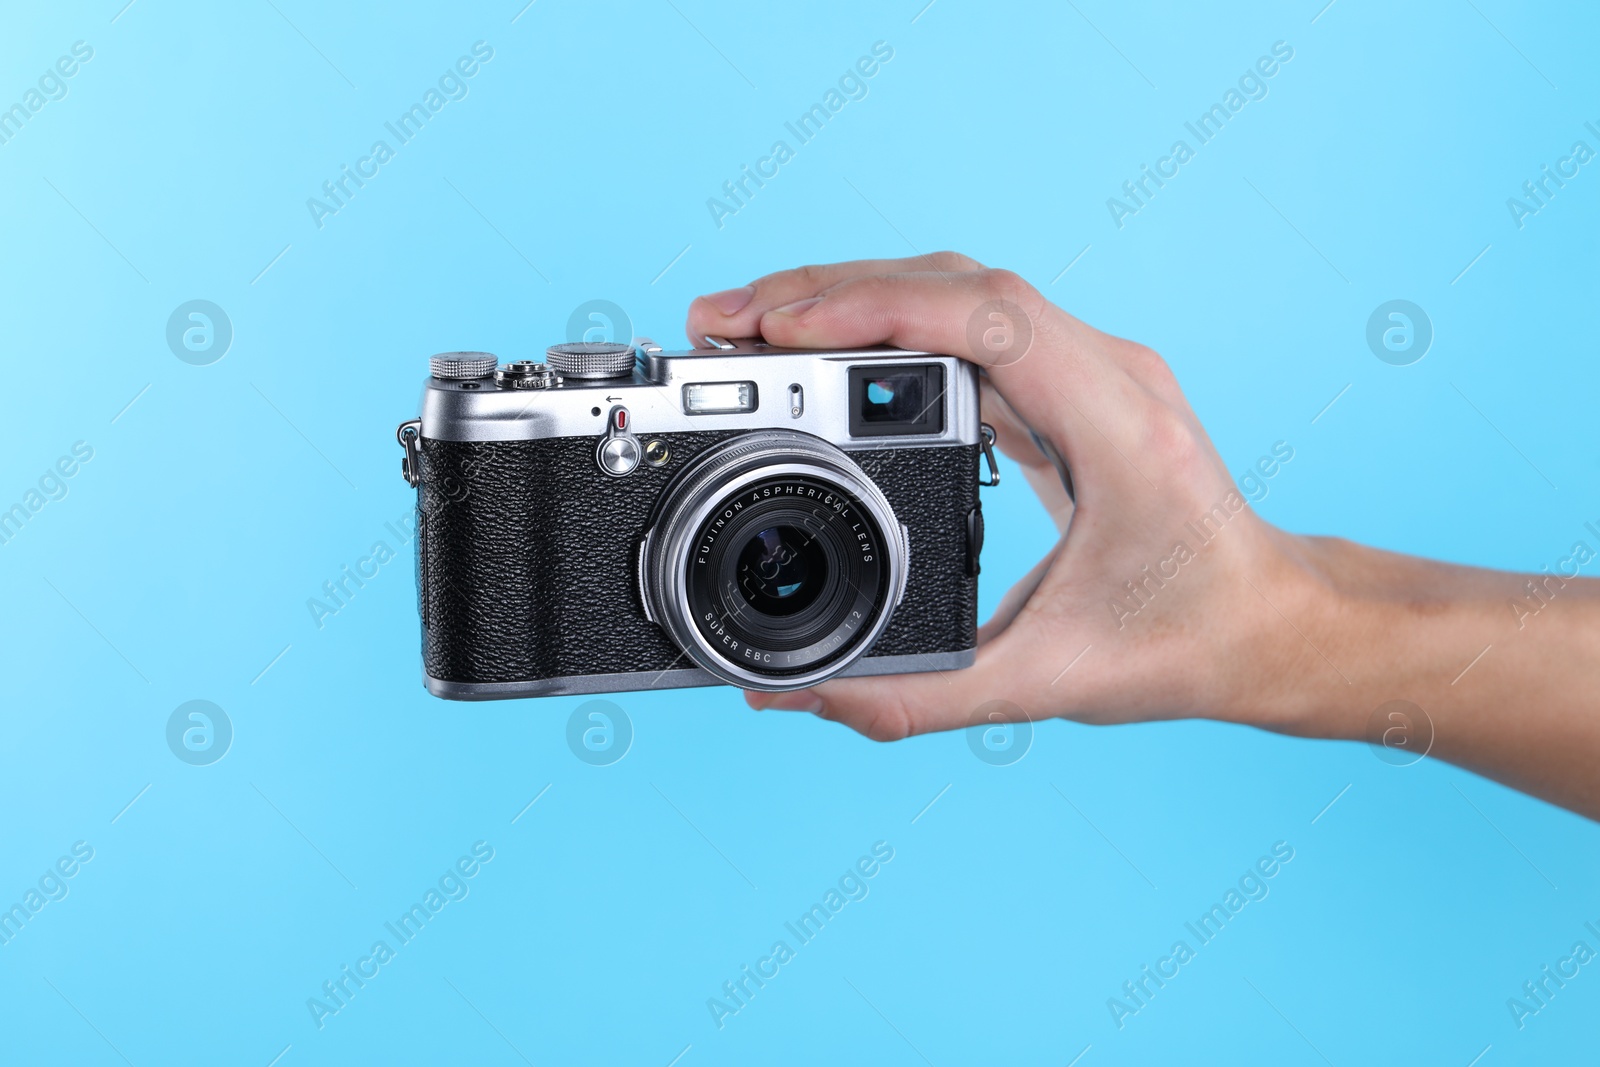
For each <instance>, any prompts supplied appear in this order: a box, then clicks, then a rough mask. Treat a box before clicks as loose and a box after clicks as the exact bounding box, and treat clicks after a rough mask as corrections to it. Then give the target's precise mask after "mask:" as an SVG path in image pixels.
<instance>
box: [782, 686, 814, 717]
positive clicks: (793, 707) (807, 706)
mask: <svg viewBox="0 0 1600 1067" xmlns="http://www.w3.org/2000/svg"><path fill="white" fill-rule="evenodd" d="M770 706H771V707H774V708H777V709H779V710H780V711H808V712H811V713H812V714H813V715H815V714H816V713H817V712H819V711H821V710H822V698H821V697H819V696H817V694H815V693H813V692H811V691H810V690H808V689H801V690H799V691H798V692H794V693H774V694H772V701H771V704H770Z"/></svg>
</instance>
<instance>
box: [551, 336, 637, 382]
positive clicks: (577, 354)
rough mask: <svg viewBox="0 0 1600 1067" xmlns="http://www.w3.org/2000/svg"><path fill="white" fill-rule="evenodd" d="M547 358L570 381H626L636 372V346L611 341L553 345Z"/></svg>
mask: <svg viewBox="0 0 1600 1067" xmlns="http://www.w3.org/2000/svg"><path fill="white" fill-rule="evenodd" d="M544 358H545V362H547V363H549V364H550V366H552V367H554V368H555V371H556V373H557V374H560V375H562V376H564V377H567V378H626V377H628V376H629V375H631V374H632V373H633V364H634V353H633V346H632V345H624V344H615V343H613V342H609V341H573V342H570V343H568V344H564V345H551V346H550V347H549V348H548V349H546V350H545V354H544Z"/></svg>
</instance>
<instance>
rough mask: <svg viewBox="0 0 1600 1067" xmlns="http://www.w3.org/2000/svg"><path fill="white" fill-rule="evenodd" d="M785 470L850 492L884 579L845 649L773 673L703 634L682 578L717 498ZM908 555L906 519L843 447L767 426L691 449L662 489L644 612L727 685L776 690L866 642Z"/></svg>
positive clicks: (643, 571) (830, 668)
mask: <svg viewBox="0 0 1600 1067" xmlns="http://www.w3.org/2000/svg"><path fill="white" fill-rule="evenodd" d="M784 476H797V477H802V478H813V479H818V480H820V481H822V482H824V483H828V484H832V485H834V486H836V487H838V488H840V489H841V490H843V491H844V492H846V493H847V494H848V495H850V496H851V497H853V498H854V499H855V501H856V503H857V505H858V506H859V507H860V508H861V509H862V510H863V511H864V512H866V514H867V515H868V516H870V518H871V519H872V522H873V525H875V526H876V527H877V528H878V530H879V534H880V536H881V537H882V539H883V542H882V547H883V549H884V556H885V559H884V561H883V564H884V571H883V578H884V583H883V587H882V592H881V594H880V595H881V597H882V607H881V609H880V610H879V612H878V615H877V618H876V620H875V621H874V622H873V623H872V624H871V625H870V627H868V628H867V629H866V630H865V631H863V632H861V633H860V634H859V636H858V637H857V638H856V639H854V640H852V641H850V642H849V644H850V645H851V646H852V647H851V648H850V649H849V651H848V652H847V653H845V654H844V655H842V656H839V657H838V658H835V659H832V660H829V661H828V662H826V663H825V664H820V665H818V667H817V668H816V669H813V670H805V671H802V672H800V673H795V674H786V675H774V674H771V673H764V672H760V671H755V670H751V669H749V668H747V667H745V666H744V665H743V664H740V663H738V662H734V661H731V660H730V659H728V658H727V657H726V656H724V655H723V654H722V653H720V652H719V651H717V650H716V649H715V648H714V647H713V646H712V645H711V643H710V642H708V641H707V640H706V638H705V636H704V635H703V634H702V633H701V632H700V630H699V628H698V627H697V626H696V625H695V623H694V620H693V618H692V617H691V611H692V609H691V608H690V605H689V597H688V586H687V582H688V570H689V561H690V559H691V558H692V556H693V551H694V548H695V539H696V537H697V536H698V534H699V531H700V527H701V526H702V525H703V523H704V522H705V521H706V519H707V517H708V516H709V514H710V513H711V512H712V511H714V509H715V506H716V505H717V504H718V502H719V501H721V500H722V499H724V498H725V497H726V496H727V495H728V494H729V493H730V492H734V491H738V490H741V489H743V488H746V487H748V486H749V485H751V484H754V483H756V482H759V481H761V480H763V479H765V478H768V477H784ZM908 563H909V545H907V544H906V541H905V538H904V527H903V526H902V525H901V523H900V522H899V520H898V519H897V517H896V516H895V514H894V510H893V508H892V507H891V506H890V504H889V501H888V500H887V498H885V497H884V495H883V491H882V490H881V489H879V488H878V487H877V485H876V484H874V483H873V481H872V479H871V478H870V477H868V476H867V475H866V473H865V472H864V471H862V470H861V468H860V467H858V466H856V464H855V463H854V461H852V460H851V459H850V457H849V456H848V455H846V454H845V453H844V452H842V451H840V450H839V449H838V448H836V447H834V446H833V445H831V444H828V443H827V442H825V441H822V440H820V439H818V438H815V437H812V436H811V435H809V434H803V433H798V432H795V431H790V430H765V431H757V432H754V433H750V434H744V435H741V436H739V437H736V438H733V439H731V440H729V441H726V442H724V443H723V444H722V445H721V446H719V447H715V448H713V449H711V450H710V451H709V452H706V453H704V454H702V455H701V456H699V457H697V459H696V460H695V461H694V462H692V463H691V464H690V465H689V467H688V468H687V469H686V470H685V471H684V472H683V474H682V475H680V477H679V479H678V480H677V481H676V482H675V483H674V484H673V485H672V486H671V487H670V488H669V489H668V499H667V503H666V506H665V507H664V508H663V510H662V511H661V513H660V516H659V520H658V522H657V523H656V525H655V526H654V528H653V529H652V530H651V531H650V532H649V533H648V534H647V536H646V540H645V544H644V551H643V552H642V553H641V556H640V560H639V564H640V575H639V579H640V586H641V590H642V591H643V592H644V593H645V596H646V600H647V603H648V606H649V609H650V611H649V613H650V617H651V618H652V619H654V620H656V621H657V622H658V623H659V624H660V625H661V626H662V628H663V629H664V630H666V632H667V634H668V635H669V636H670V637H671V638H672V640H673V641H674V643H676V644H677V645H678V647H679V648H681V649H683V650H684V652H685V653H686V654H687V655H688V656H689V658H690V659H692V660H693V661H694V662H695V663H696V665H698V666H699V667H701V668H702V669H704V670H705V671H707V672H708V673H710V674H712V675H713V676H715V677H716V678H717V680H718V681H720V682H723V683H725V684H728V685H736V686H742V687H744V688H747V689H757V690H765V691H768V692H780V691H784V690H791V689H800V688H804V687H806V686H810V685H815V684H817V683H818V682H821V681H824V680H826V679H827V678H831V677H833V676H834V675H836V674H838V673H839V672H841V671H843V670H845V669H846V668H847V667H849V666H850V664H851V663H853V662H855V660H856V659H858V658H859V657H860V656H861V655H862V654H864V653H865V652H866V651H867V650H868V649H870V648H871V646H872V644H873V643H874V642H875V641H876V640H877V638H878V636H879V635H880V634H882V632H883V630H884V628H885V627H886V626H887V625H888V623H889V619H890V616H891V614H892V613H893V610H894V606H895V604H896V603H897V602H898V601H899V599H900V595H901V593H902V592H903V591H904V588H905V581H906V573H907V567H908Z"/></svg>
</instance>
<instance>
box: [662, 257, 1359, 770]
mask: <svg viewBox="0 0 1600 1067" xmlns="http://www.w3.org/2000/svg"><path fill="white" fill-rule="evenodd" d="M995 301H1003V302H1004V304H1005V305H1006V306H1007V311H1008V312H1009V314H1010V315H1011V316H1012V318H1013V319H1018V320H1020V319H1023V318H1025V320H1026V325H1025V326H1024V324H1023V323H1022V322H1020V321H1016V322H1013V326H1014V327H1016V328H1017V330H1016V337H1015V338H1014V340H1015V341H1017V342H1018V343H1014V344H1012V345H1009V346H1002V349H1001V350H1000V351H998V352H996V351H989V350H987V349H985V348H983V346H981V345H980V346H979V350H974V349H973V347H972V343H971V342H970V341H969V329H968V326H969V322H970V321H972V320H973V319H974V317H975V316H979V317H981V318H987V317H988V312H989V311H991V310H995V306H994V305H993V303H992V302H995ZM986 305H988V306H986ZM997 321H998V320H997ZM688 332H689V334H690V336H692V337H703V336H705V335H706V334H712V335H718V336H727V337H753V336H757V335H759V336H761V337H764V338H765V339H766V340H767V341H768V342H769V343H772V344H776V345H784V346H790V347H796V348H832V347H854V346H862V345H873V344H882V343H887V344H892V345H897V346H900V347H902V348H909V349H921V350H924V351H930V352H940V353H947V354H950V355H955V356H959V357H961V358H964V359H967V360H970V361H972V362H974V363H977V364H978V365H979V366H980V367H982V368H983V369H984V371H985V375H986V380H985V383H984V396H983V417H984V419H985V421H987V422H989V423H990V424H991V425H993V426H994V427H995V428H996V430H997V432H998V436H999V444H1000V446H1001V449H1002V450H1003V451H1004V453H1005V454H1006V455H1007V456H1008V457H1009V458H1010V459H1011V460H1012V461H1013V462H1015V463H1017V464H1019V465H1020V466H1021V467H1022V469H1023V471H1024V473H1025V474H1026V476H1027V478H1028V480H1029V482H1030V484H1031V485H1032V486H1033V488H1034V490H1035V492H1037V493H1038V495H1039V497H1040V500H1041V502H1042V503H1043V504H1044V506H1045V508H1046V510H1047V511H1048V512H1049V513H1050V515H1051V516H1052V518H1053V519H1054V520H1055V523H1056V526H1057V529H1058V531H1059V533H1060V534H1061V538H1060V541H1059V542H1058V543H1057V545H1056V546H1055V547H1054V548H1053V549H1052V550H1051V551H1050V552H1049V553H1048V554H1047V555H1046V556H1045V558H1044V559H1042V560H1040V561H1039V563H1038V565H1037V566H1035V567H1034V568H1033V570H1032V571H1031V572H1030V573H1029V574H1028V575H1027V576H1026V577H1024V578H1023V579H1022V580H1021V581H1020V582H1018V583H1017V585H1016V586H1014V587H1013V588H1012V589H1011V590H1010V591H1009V592H1008V593H1007V594H1006V596H1005V598H1004V600H1003V601H1002V603H1001V605H1000V607H999V608H998V610H997V611H996V612H995V614H994V617H993V618H992V619H991V620H990V621H989V622H988V623H986V624H985V625H984V626H983V628H982V629H981V631H980V632H979V647H978V653H977V660H976V662H975V663H974V665H973V666H972V667H971V668H969V669H967V670H963V671H954V672H934V673H928V674H908V675H893V676H883V677H871V678H852V679H836V680H833V681H829V682H826V683H824V684H821V685H818V686H816V687H815V688H813V689H807V690H800V691H798V692H792V693H756V692H751V693H747V694H746V700H747V701H748V702H749V703H750V705H751V706H752V707H754V708H757V709H758V710H759V709H762V708H776V709H785V710H798V711H813V712H816V713H817V714H819V715H821V716H822V717H824V718H827V719H832V720H836V721H839V722H842V723H845V724H847V725H849V726H851V727H853V728H854V729H856V730H858V731H860V732H861V733H863V734H866V735H868V736H869V737H873V738H875V739H878V740H893V739H898V738H902V737H905V736H907V735H910V734H916V733H923V732H926V731H931V730H948V729H954V728H959V727H963V726H968V725H970V724H972V722H973V721H974V714H975V712H976V711H977V709H978V708H980V707H981V706H982V705H984V704H986V703H988V702H990V701H994V700H1005V701H1009V702H1011V703H1013V704H1016V705H1018V706H1019V707H1020V708H1021V709H1023V711H1024V712H1025V713H1026V714H1027V715H1028V716H1029V717H1030V718H1033V719H1038V718H1042V717H1045V716H1056V715H1059V716H1064V717H1066V718H1071V719H1076V720H1079V721H1084V722H1094V723H1111V722H1127V721H1140V720H1150V719H1163V718H1178V717H1188V716H1196V715H1208V716H1213V717H1222V718H1233V719H1243V720H1245V721H1254V722H1258V723H1259V724H1262V725H1275V724H1274V723H1273V722H1271V721H1270V720H1271V719H1272V717H1273V716H1274V715H1275V714H1278V715H1285V714H1288V713H1289V712H1288V711H1287V708H1288V705H1287V704H1285V703H1283V702H1281V701H1279V700H1278V699H1276V694H1275V690H1276V686H1275V685H1274V681H1275V679H1277V678H1278V677H1279V676H1281V675H1285V674H1291V673H1293V674H1300V675H1303V674H1304V673H1305V672H1321V673H1322V674H1325V675H1326V676H1327V677H1326V678H1324V679H1322V681H1323V682H1326V683H1328V684H1339V682H1340V679H1339V677H1338V676H1337V671H1336V669H1330V667H1331V664H1330V663H1327V662H1324V661H1322V660H1320V659H1319V658H1318V657H1319V655H1320V653H1318V652H1317V651H1316V649H1315V648H1314V647H1311V646H1310V645H1309V642H1307V643H1305V644H1299V643H1297V639H1296V638H1295V637H1294V630H1293V625H1294V624H1293V623H1292V622H1289V621H1288V620H1291V619H1294V618H1296V617H1302V618H1303V616H1304V614H1305V613H1306V612H1307V611H1308V610H1310V609H1311V606H1312V603H1313V601H1315V600H1316V599H1317V589H1316V586H1317V582H1316V581H1315V580H1314V579H1313V578H1312V577H1311V575H1310V573H1309V571H1308V569H1307V568H1306V567H1304V566H1303V565H1302V563H1301V558H1300V557H1301V556H1302V555H1303V554H1304V551H1303V548H1302V546H1300V545H1299V543H1298V539H1296V538H1292V537H1290V536H1288V535H1286V534H1283V533H1281V532H1280V531H1278V530H1276V529H1274V528H1273V527H1271V526H1269V525H1267V524H1266V523H1265V522H1263V521H1261V520H1260V519H1259V518H1258V517H1257V516H1256V514H1255V512H1254V511H1253V510H1252V509H1250V508H1249V507H1248V506H1247V505H1246V503H1245V501H1244V499H1243V498H1242V497H1241V496H1240V494H1239V493H1238V491H1237V489H1235V487H1234V484H1233V480H1232V478H1231V477H1230V475H1229V473H1228V471H1227V469H1226V467H1225V466H1224V465H1223V463H1222V460H1221V459H1220V457H1219V456H1218V454H1217V452H1216V449H1215V448H1214V447H1213V446H1212V444H1211V442H1210V440H1209V439H1208V438H1207V436H1206V434H1205V431H1204V429H1202V427H1201V425H1200V423H1199V421H1198V420H1197V419H1196V417H1195V414H1194V412H1193V411H1192V410H1191V409H1190V407H1189V404H1188V402H1187V401H1186V400H1185V399H1184V397H1183V393H1182V392H1181V391H1180V390H1179V388H1178V385H1177V382H1176V380H1175V379H1174V377H1173V375H1172V372H1171V371H1170V370H1169V369H1168V367H1167V365H1166V364H1165V363H1164V362H1163V361H1162V359H1161V358H1160V357H1159V356H1157V355H1156V354H1155V353H1154V352H1152V351H1150V350H1149V349H1148V348H1145V347H1144V346H1142V345H1139V344H1135V343H1133V342H1131V341H1125V340H1122V339H1120V338H1117V337H1112V336H1110V335H1108V334H1104V333H1101V332H1100V331H1098V330H1095V329H1093V328H1092V327H1090V326H1087V325H1085V324H1084V323H1082V322H1080V321H1078V320H1077V319H1075V318H1073V317H1072V316H1071V315H1068V314H1067V313H1066V312H1064V311H1062V310H1061V309H1060V308H1057V307H1056V306H1055V305H1053V304H1051V303H1050V302H1049V301H1047V300H1046V299H1045V298H1044V297H1043V296H1041V295H1040V294H1039V293H1038V292H1037V291H1036V290H1035V289H1034V288H1033V287H1032V286H1030V285H1029V284H1028V283H1027V282H1025V281H1023V280H1022V279H1021V278H1019V277H1018V276H1017V275H1015V274H1013V273H1011V272H1009V271H1003V270H989V269H985V268H983V267H982V266H981V265H980V264H978V263H976V262H974V261H973V260H971V259H968V258H967V257H965V256H962V255H958V254H955V253H939V254H936V255H933V256H921V257H916V258H914V259H904V260H863V261H857V262H852V263H840V264H832V265H828V266H814V267H802V268H800V269H798V270H791V271H782V272H779V273H776V274H771V275H768V276H766V277H764V278H761V279H759V280H758V281H756V282H755V283H754V284H753V285H752V286H747V287H745V288H743V289H737V290H729V291H726V292H722V293H716V294H712V295H709V296H702V297H699V298H697V299H696V300H695V301H694V302H693V304H691V306H690V309H689V321H688ZM980 333H981V331H980ZM1030 333H1031V342H1028V343H1027V344H1026V347H1024V346H1023V344H1022V343H1021V339H1022V338H1023V337H1024V335H1027V334H1030ZM1030 430H1032V431H1033V432H1035V433H1037V434H1038V435H1039V437H1041V438H1042V439H1043V440H1044V441H1046V442H1047V443H1048V444H1049V445H1050V446H1051V447H1053V448H1054V450H1055V451H1056V452H1057V453H1058V454H1059V455H1060V456H1061V457H1063V458H1064V459H1065V461H1066V463H1067V465H1068V466H1069V467H1070V469H1071V473H1072V481H1073V486H1074V491H1075V493H1074V495H1075V498H1076V500H1075V502H1074V500H1073V499H1070V498H1069V497H1068V495H1067V492H1066V490H1065V488H1064V487H1063V485H1062V482H1061V480H1060V478H1059V477H1058V474H1057V471H1056V469H1055V467H1054V466H1053V465H1052V463H1051V462H1050V460H1049V459H1047V458H1046V456H1045V454H1044V452H1042V451H1041V450H1040V448H1039V447H1037V446H1036V445H1035V443H1034V441H1033V439H1032V436H1031V435H1030V432H1029V431H1030ZM1286 623H1288V625H1285V624H1286ZM1246 649H1248V652H1249V654H1248V655H1245V654H1244V652H1245V650H1246ZM1291 728H1292V727H1291Z"/></svg>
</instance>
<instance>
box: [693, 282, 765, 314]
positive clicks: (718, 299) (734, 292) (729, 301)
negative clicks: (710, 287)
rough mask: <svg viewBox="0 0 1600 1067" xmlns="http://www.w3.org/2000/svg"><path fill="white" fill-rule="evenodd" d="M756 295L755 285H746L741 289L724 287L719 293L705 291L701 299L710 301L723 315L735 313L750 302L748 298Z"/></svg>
mask: <svg viewBox="0 0 1600 1067" xmlns="http://www.w3.org/2000/svg"><path fill="white" fill-rule="evenodd" d="M755 295H756V287H755V286H753V285H746V286H744V287H743V288H741V289H724V290H722V292H720V293H707V294H706V295H705V296H704V297H702V298H701V299H703V300H706V301H708V302H710V304H711V306H712V307H714V308H716V309H717V310H718V311H720V312H722V314H724V315H737V314H739V312H741V311H743V310H744V306H745V305H746V304H748V303H750V298H751V297H753V296H755Z"/></svg>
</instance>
